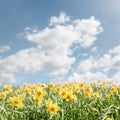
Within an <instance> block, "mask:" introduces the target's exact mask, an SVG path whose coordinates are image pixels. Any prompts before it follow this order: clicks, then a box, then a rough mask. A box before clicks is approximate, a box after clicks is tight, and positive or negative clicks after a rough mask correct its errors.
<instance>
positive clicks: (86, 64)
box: [77, 57, 96, 72]
mask: <svg viewBox="0 0 120 120" xmlns="http://www.w3.org/2000/svg"><path fill="white" fill-rule="evenodd" d="M95 67H96V64H95V63H94V60H93V58H92V57H90V58H89V59H86V60H83V61H80V64H79V65H78V67H77V71H78V72H87V71H89V70H91V69H93V68H95Z"/></svg>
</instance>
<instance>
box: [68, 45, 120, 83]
mask: <svg viewBox="0 0 120 120" xmlns="http://www.w3.org/2000/svg"><path fill="white" fill-rule="evenodd" d="M119 49H120V47H119V46H116V47H114V48H113V49H111V50H109V51H108V52H107V53H105V54H104V55H103V56H101V57H99V58H95V57H93V56H91V57H89V58H87V59H84V60H82V61H80V63H79V65H78V67H77V68H76V70H75V72H74V73H73V74H72V75H71V77H69V80H70V81H72V80H78V81H79V80H83V81H84V80H85V81H91V82H93V81H95V80H97V79H101V80H105V81H106V80H113V81H114V83H117V84H120V81H119V78H120V51H119ZM110 70H111V71H113V70H116V72H115V73H114V74H113V75H110V76H111V77H109V74H110ZM91 71H96V72H91Z"/></svg>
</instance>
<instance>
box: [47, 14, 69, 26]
mask: <svg viewBox="0 0 120 120" xmlns="http://www.w3.org/2000/svg"><path fill="white" fill-rule="evenodd" d="M69 21H70V17H69V16H67V15H66V13H65V12H61V13H60V15H59V17H57V16H53V17H51V18H50V23H49V25H50V26H52V25H55V24H64V23H66V22H69Z"/></svg>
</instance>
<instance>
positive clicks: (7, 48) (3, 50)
mask: <svg viewBox="0 0 120 120" xmlns="http://www.w3.org/2000/svg"><path fill="white" fill-rule="evenodd" d="M9 50H11V48H10V46H8V45H3V46H1V45H0V53H3V52H6V51H9Z"/></svg>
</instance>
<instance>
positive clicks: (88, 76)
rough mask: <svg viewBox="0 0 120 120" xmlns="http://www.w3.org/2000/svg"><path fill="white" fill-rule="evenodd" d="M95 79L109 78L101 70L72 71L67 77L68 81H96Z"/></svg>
mask: <svg viewBox="0 0 120 120" xmlns="http://www.w3.org/2000/svg"><path fill="white" fill-rule="evenodd" d="M97 80H101V81H107V80H110V79H109V78H108V77H107V76H106V75H105V74H104V73H101V72H95V73H92V72H85V73H84V74H78V73H76V72H75V73H73V74H72V76H70V77H69V78H68V81H83V82H87V83H90V82H96V81H97Z"/></svg>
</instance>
